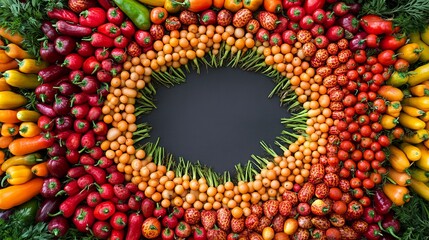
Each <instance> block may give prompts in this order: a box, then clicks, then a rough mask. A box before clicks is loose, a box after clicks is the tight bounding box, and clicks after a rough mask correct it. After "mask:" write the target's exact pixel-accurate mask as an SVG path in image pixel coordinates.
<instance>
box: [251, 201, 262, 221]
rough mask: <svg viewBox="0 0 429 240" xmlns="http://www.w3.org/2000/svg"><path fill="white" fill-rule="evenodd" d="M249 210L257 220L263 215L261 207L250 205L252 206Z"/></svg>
mask: <svg viewBox="0 0 429 240" xmlns="http://www.w3.org/2000/svg"><path fill="white" fill-rule="evenodd" d="M250 210H251V212H252V213H254V214H256V216H258V218H260V217H261V216H262V214H263V210H262V207H261V205H259V204H252V206H251V207H250Z"/></svg>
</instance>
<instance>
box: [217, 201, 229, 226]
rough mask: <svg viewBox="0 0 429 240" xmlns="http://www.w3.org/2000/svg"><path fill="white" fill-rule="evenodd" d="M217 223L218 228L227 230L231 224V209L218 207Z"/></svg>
mask: <svg viewBox="0 0 429 240" xmlns="http://www.w3.org/2000/svg"><path fill="white" fill-rule="evenodd" d="M216 219H217V225H218V227H219V228H220V229H222V230H224V231H229V228H230V226H231V211H230V210H229V209H228V208H226V207H223V208H220V209H219V210H217V216H216Z"/></svg>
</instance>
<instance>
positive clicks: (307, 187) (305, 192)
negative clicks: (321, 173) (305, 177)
mask: <svg viewBox="0 0 429 240" xmlns="http://www.w3.org/2000/svg"><path fill="white" fill-rule="evenodd" d="M314 191H315V187H314V185H313V184H312V183H310V182H307V183H304V186H302V188H301V190H299V192H298V200H299V202H302V203H306V202H308V201H310V199H311V198H312V197H313V195H314Z"/></svg>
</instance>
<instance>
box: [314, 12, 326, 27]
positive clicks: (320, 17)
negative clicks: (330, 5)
mask: <svg viewBox="0 0 429 240" xmlns="http://www.w3.org/2000/svg"><path fill="white" fill-rule="evenodd" d="M312 16H313V20H314V22H315V23H317V24H323V23H324V22H325V19H326V12H325V10H323V9H317V10H315V11H314V12H313V14H312Z"/></svg>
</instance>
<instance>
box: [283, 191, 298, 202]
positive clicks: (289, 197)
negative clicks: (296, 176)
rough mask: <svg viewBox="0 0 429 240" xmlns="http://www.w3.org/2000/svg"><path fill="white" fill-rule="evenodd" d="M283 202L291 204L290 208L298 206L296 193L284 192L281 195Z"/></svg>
mask: <svg viewBox="0 0 429 240" xmlns="http://www.w3.org/2000/svg"><path fill="white" fill-rule="evenodd" d="M282 199H283V201H288V202H290V203H291V204H292V206H295V205H297V204H298V195H297V194H296V192H292V191H287V190H286V191H285V192H284V193H283V195H282Z"/></svg>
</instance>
